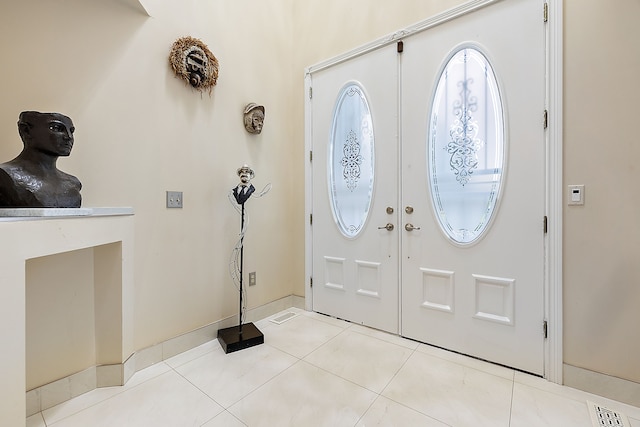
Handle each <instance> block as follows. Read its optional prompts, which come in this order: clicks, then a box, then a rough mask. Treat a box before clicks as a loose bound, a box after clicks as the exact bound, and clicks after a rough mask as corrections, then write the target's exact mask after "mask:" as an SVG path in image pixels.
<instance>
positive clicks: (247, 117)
mask: <svg viewBox="0 0 640 427" xmlns="http://www.w3.org/2000/svg"><path fill="white" fill-rule="evenodd" d="M263 125H264V107H263V106H262V105H257V104H255V103H253V102H252V103H250V104H247V106H246V107H245V108H244V128H245V129H246V130H247V132H249V133H260V132H262V127H263Z"/></svg>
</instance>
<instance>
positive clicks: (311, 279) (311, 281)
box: [309, 276, 313, 288]
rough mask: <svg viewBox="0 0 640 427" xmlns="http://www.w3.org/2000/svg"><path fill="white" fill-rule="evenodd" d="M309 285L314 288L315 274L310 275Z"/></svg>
mask: <svg viewBox="0 0 640 427" xmlns="http://www.w3.org/2000/svg"><path fill="white" fill-rule="evenodd" d="M309 287H310V288H313V276H311V277H309Z"/></svg>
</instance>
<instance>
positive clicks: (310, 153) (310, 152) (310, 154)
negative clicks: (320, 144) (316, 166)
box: [309, 150, 313, 162]
mask: <svg viewBox="0 0 640 427" xmlns="http://www.w3.org/2000/svg"><path fill="white" fill-rule="evenodd" d="M309 161H310V162H313V150H311V151H309Z"/></svg>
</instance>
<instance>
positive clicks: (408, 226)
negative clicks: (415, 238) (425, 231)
mask: <svg viewBox="0 0 640 427" xmlns="http://www.w3.org/2000/svg"><path fill="white" fill-rule="evenodd" d="M404 229H405V230H407V231H413V230H420V227H414V225H413V224H411V223H410V222H408V223H407V225H405V226H404Z"/></svg>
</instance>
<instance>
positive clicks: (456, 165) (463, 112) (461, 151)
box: [444, 58, 484, 187]
mask: <svg viewBox="0 0 640 427" xmlns="http://www.w3.org/2000/svg"><path fill="white" fill-rule="evenodd" d="M465 60H466V58H465ZM472 83H473V79H472V78H468V79H465V80H462V81H460V82H458V87H459V88H460V99H457V100H455V101H454V103H453V114H455V116H456V119H455V120H454V122H453V124H452V125H451V129H450V130H449V135H450V136H451V141H450V142H449V143H448V144H447V146H446V147H444V149H445V150H447V153H449V154H451V158H450V160H449V165H450V166H451V170H452V171H453V173H454V174H455V175H456V180H457V181H458V182H459V183H460V184H461V185H462V186H463V187H464V185H465V184H466V183H467V182H469V179H470V178H471V174H473V171H474V170H475V169H476V168H477V167H478V151H479V150H480V149H481V148H482V146H483V145H484V144H483V142H482V140H480V139H479V138H478V123H477V122H476V121H475V120H474V119H473V116H472V115H471V113H472V112H475V111H476V109H477V108H478V100H477V99H476V97H475V96H471V89H469V86H470V85H471V84H472Z"/></svg>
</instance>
